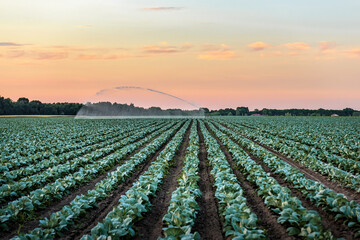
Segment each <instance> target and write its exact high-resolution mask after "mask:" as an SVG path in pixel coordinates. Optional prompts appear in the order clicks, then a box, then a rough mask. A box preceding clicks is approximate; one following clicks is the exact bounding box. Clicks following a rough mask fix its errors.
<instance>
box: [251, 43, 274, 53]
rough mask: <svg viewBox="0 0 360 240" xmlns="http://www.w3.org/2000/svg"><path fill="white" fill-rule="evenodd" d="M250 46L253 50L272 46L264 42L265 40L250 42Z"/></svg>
mask: <svg viewBox="0 0 360 240" xmlns="http://www.w3.org/2000/svg"><path fill="white" fill-rule="evenodd" d="M248 47H250V48H251V49H252V50H253V51H261V50H264V49H265V48H268V47H271V45H269V44H267V43H264V42H254V43H250V44H248Z"/></svg>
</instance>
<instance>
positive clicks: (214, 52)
mask: <svg viewBox="0 0 360 240" xmlns="http://www.w3.org/2000/svg"><path fill="white" fill-rule="evenodd" d="M202 51H203V53H201V54H199V55H198V59H200V60H228V59H233V58H236V57H237V56H236V55H235V51H233V50H231V49H230V47H229V46H228V45H226V44H221V45H220V46H217V45H212V44H206V45H203V47H202Z"/></svg>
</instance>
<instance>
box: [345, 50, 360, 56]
mask: <svg viewBox="0 0 360 240" xmlns="http://www.w3.org/2000/svg"><path fill="white" fill-rule="evenodd" d="M346 52H347V53H348V54H350V55H353V56H360V48H354V49H350V50H347V51H346Z"/></svg>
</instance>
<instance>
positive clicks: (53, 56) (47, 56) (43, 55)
mask: <svg viewBox="0 0 360 240" xmlns="http://www.w3.org/2000/svg"><path fill="white" fill-rule="evenodd" d="M67 57H68V53H66V52H38V53H36V56H35V59H37V60H61V59H65V58H67Z"/></svg>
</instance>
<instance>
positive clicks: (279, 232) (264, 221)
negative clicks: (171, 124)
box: [206, 124, 294, 240]
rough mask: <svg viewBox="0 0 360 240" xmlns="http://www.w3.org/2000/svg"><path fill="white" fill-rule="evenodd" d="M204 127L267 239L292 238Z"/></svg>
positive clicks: (226, 151) (254, 187) (230, 157)
mask: <svg viewBox="0 0 360 240" xmlns="http://www.w3.org/2000/svg"><path fill="white" fill-rule="evenodd" d="M206 127H207V129H208V130H209V132H210V133H211V134H212V135H213V137H214V138H215V139H216V141H217V142H218V144H219V145H220V148H221V150H222V152H223V153H224V154H225V156H226V160H227V161H228V162H229V164H230V166H231V168H232V170H233V172H234V174H235V175H236V177H237V178H238V180H239V183H240V186H241V188H242V189H243V190H244V191H243V193H244V197H245V198H246V205H247V206H249V207H250V208H251V210H252V212H253V213H255V214H256V216H257V217H258V219H259V223H258V225H259V226H260V227H261V228H263V229H265V230H266V235H267V236H268V237H269V239H284V240H285V239H286V240H290V239H294V238H293V237H291V236H289V235H288V234H287V232H286V227H285V226H283V225H281V224H280V223H278V222H277V218H278V216H277V215H276V214H275V213H274V212H272V211H271V210H270V209H269V208H268V207H267V206H266V205H265V203H264V201H263V200H262V198H261V197H260V196H259V195H258V194H257V190H256V186H254V185H253V184H252V183H250V182H249V181H248V180H246V177H245V176H244V175H243V174H242V173H241V171H240V170H239V167H237V166H236V163H235V162H234V160H233V158H232V156H231V153H230V152H229V151H228V150H227V148H226V147H225V146H224V144H223V143H222V142H221V141H220V139H219V138H218V137H217V136H216V134H215V133H214V132H213V131H211V129H210V128H209V126H208V125H207V124H206Z"/></svg>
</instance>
